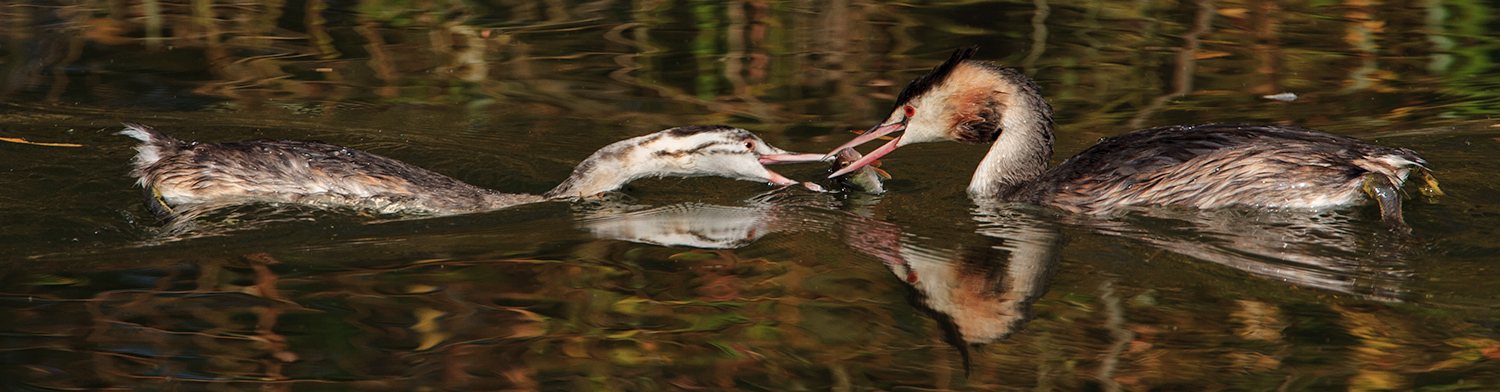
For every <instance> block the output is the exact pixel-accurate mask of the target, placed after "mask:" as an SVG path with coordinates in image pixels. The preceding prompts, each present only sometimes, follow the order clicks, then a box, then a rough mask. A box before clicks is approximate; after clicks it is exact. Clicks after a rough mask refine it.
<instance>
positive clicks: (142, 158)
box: [118, 121, 183, 177]
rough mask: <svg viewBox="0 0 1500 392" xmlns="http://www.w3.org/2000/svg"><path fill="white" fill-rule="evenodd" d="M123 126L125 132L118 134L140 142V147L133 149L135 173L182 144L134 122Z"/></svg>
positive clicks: (127, 122)
mask: <svg viewBox="0 0 1500 392" xmlns="http://www.w3.org/2000/svg"><path fill="white" fill-rule="evenodd" d="M123 124H124V125H125V130H123V131H120V132H119V133H118V134H120V135H125V136H130V137H133V138H135V139H136V140H140V141H141V145H139V146H136V147H135V151H136V156H135V167H136V170H137V171H139V170H140V169H141V168H143V167H146V166H150V165H151V164H154V163H156V161H158V160H161V156H162V153H164V152H167V151H169V149H172V148H175V147H178V146H181V145H182V144H183V143H182V141H181V140H177V138H175V137H172V135H168V134H166V133H163V132H162V131H158V130H156V128H152V127H148V126H146V125H144V124H141V123H138V122H134V121H126V122H124V123H123ZM131 175H135V176H137V177H139V175H137V174H136V173H131Z"/></svg>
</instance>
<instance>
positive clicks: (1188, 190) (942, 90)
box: [829, 48, 1437, 229]
mask: <svg viewBox="0 0 1500 392" xmlns="http://www.w3.org/2000/svg"><path fill="white" fill-rule="evenodd" d="M974 52H975V49H972V48H971V49H959V50H957V51H955V52H954V53H953V56H952V57H950V58H949V59H948V61H946V62H944V63H943V64H942V65H939V66H937V67H936V68H933V69H932V71H931V72H928V73H927V74H926V75H924V76H922V77H920V78H917V79H916V80H914V81H912V82H911V84H908V85H907V86H906V88H905V89H903V90H901V94H900V95H899V96H898V97H897V99H896V107H895V110H893V111H892V113H891V115H890V117H888V118H887V119H886V120H885V121H884V122H883V123H882V124H881V125H878V126H876V127H875V128H873V129H871V130H870V131H869V132H866V133H864V134H863V135H860V136H859V137H856V138H854V140H852V141H850V142H849V143H847V144H844V145H843V146H839V147H838V148H836V149H834V152H835V153H836V152H838V151H839V150H841V149H844V148H847V147H853V146H857V145H860V144H863V143H866V142H869V141H871V140H874V139H875V138H878V137H880V136H884V135H887V134H890V133H892V132H897V131H902V130H904V131H905V132H904V133H902V134H901V135H900V136H897V137H896V138H895V140H892V141H891V142H889V143H886V144H885V145H884V146H881V147H880V148H878V149H876V150H875V151H872V152H870V153H869V154H868V155H865V157H864V158H862V159H860V160H859V161H856V162H854V163H853V164H850V165H849V166H848V167H845V168H844V169H843V170H839V171H837V172H834V173H833V174H832V176H838V175H842V174H844V173H848V172H850V171H852V170H855V169H858V168H860V167H862V166H864V165H866V164H869V163H870V162H872V161H874V160H876V159H879V158H880V157H881V156H884V155H886V154H888V153H890V152H891V151H893V150H895V149H896V148H897V147H901V146H905V145H908V144H913V143H925V142H934V141H941V140H951V141H958V142H966V143H993V145H992V146H991V147H990V152H989V154H988V155H986V156H985V157H984V159H983V160H982V161H981V162H980V163H979V168H978V170H976V171H975V172H974V178H973V180H972V181H971V182H970V183H969V194H970V196H972V197H976V198H994V199H1000V200H1007V201H1020V202H1029V203H1035V204H1042V205H1049V206H1053V207H1057V208H1061V209H1063V210H1067V211H1072V212H1079V213H1087V214H1105V213H1109V212H1111V211H1114V210H1115V209H1117V208H1119V207H1124V206H1132V205H1177V206H1190V207H1197V208H1218V207H1227V206H1234V205H1245V206H1253V207H1264V208H1323V207H1331V206H1338V205H1344V204H1349V203H1354V202H1358V201H1361V200H1364V197H1363V196H1362V193H1363V194H1365V195H1369V196H1370V198H1372V199H1374V200H1375V201H1376V202H1378V203H1379V204H1380V213H1381V217H1382V218H1383V219H1384V220H1385V221H1386V222H1387V223H1388V224H1390V225H1391V226H1392V227H1394V228H1397V229H1405V227H1406V226H1405V223H1404V222H1403V221H1402V218H1401V196H1400V192H1399V190H1400V186H1401V184H1402V183H1403V182H1405V180H1406V177H1407V175H1408V174H1409V173H1410V171H1411V170H1413V169H1415V170H1417V171H1418V172H1419V173H1420V174H1421V176H1422V178H1423V179H1424V180H1426V181H1427V185H1428V186H1430V189H1431V190H1432V191H1433V192H1437V181H1436V180H1435V179H1433V178H1432V177H1431V175H1430V174H1428V173H1427V169H1426V167H1425V165H1426V161H1423V160H1422V158H1421V157H1419V156H1417V154H1416V153H1414V152H1412V151H1411V150H1407V149H1404V148H1390V147H1382V146H1377V145H1372V144H1369V143H1365V142H1363V141H1360V140H1358V139H1354V138H1351V137H1347V136H1340V135H1335V134H1331V133H1327V132H1322V131H1316V130H1312V129H1307V128H1301V127H1292V126H1279V125H1264V124H1205V125H1180V126H1169V127H1160V128H1152V129H1145V130H1140V131H1135V132H1131V133H1127V134H1124V135H1120V136H1116V137H1112V138H1108V139H1105V140H1103V141H1100V142H1099V144H1096V145H1094V146H1093V147H1090V148H1089V149H1087V150H1084V151H1083V152H1082V153H1079V154H1078V155H1077V156H1074V157H1073V158H1070V159H1068V160H1067V161H1065V162H1063V163H1062V164H1060V165H1058V166H1057V167H1053V168H1051V169H1048V168H1047V161H1048V159H1050V158H1051V156H1052V140H1053V136H1052V107H1051V106H1050V105H1048V104H1047V101H1046V100H1044V99H1043V98H1042V95H1041V93H1040V92H1039V90H1040V89H1039V88H1038V87H1037V86H1036V84H1034V83H1032V82H1031V80H1030V79H1028V78H1026V76H1024V75H1021V74H1020V73H1018V72H1016V71H1013V70H1011V69H1009V68H1005V67H1001V66H998V65H994V64H991V63H987V62H979V61H969V60H968V59H969V57H971V56H973V55H974ZM833 154H834V153H830V154H829V155H830V156H831V155H833Z"/></svg>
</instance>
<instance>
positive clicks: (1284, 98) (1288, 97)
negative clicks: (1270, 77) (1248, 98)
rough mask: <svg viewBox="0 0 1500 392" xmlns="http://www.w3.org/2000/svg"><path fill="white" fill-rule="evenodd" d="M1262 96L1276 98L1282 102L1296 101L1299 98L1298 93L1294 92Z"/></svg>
mask: <svg viewBox="0 0 1500 392" xmlns="http://www.w3.org/2000/svg"><path fill="white" fill-rule="evenodd" d="M1260 98H1261V99H1270V100H1276V101H1281V102H1291V101H1296V100H1297V94H1293V93H1281V94H1271V95H1265V96H1261V97H1260Z"/></svg>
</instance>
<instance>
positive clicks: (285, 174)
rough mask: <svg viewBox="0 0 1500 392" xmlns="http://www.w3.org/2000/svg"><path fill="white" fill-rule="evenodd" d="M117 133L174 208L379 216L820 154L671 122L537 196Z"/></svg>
mask: <svg viewBox="0 0 1500 392" xmlns="http://www.w3.org/2000/svg"><path fill="white" fill-rule="evenodd" d="M125 126H126V129H125V130H124V131H122V132H121V134H124V135H128V136H131V137H134V138H136V139H138V140H141V141H142V144H140V145H139V146H137V147H136V151H137V152H138V154H137V155H136V158H135V161H134V166H135V169H134V170H133V171H132V172H131V176H133V177H137V178H139V181H138V182H139V184H140V185H141V186H142V188H143V189H144V190H145V191H146V195H147V200H146V203H147V206H148V207H149V208H150V209H151V210H152V212H154V213H157V214H158V215H168V214H170V213H171V209H172V207H174V206H179V205H195V204H209V203H230V204H233V203H255V202H265V203H294V204H306V205H314V206H321V207H349V208H357V209H368V210H373V211H376V212H381V213H410V214H455V213H466V212H477V211H488V210H494V209H499V208H505V207H510V206H514V205H518V204H526V203H535V202H541V201H546V200H555V199H570V198H577V197H585V196H591V195H594V194H598V193H601V192H607V191H610V190H614V189H617V188H619V187H620V186H623V185H624V184H625V183H628V182H630V181H633V180H636V179H639V178H644V177H653V176H654V177H662V176H676V177H694V176H724V177H730V178H737V179H744V180H752V181H764V182H771V183H776V184H780V185H789V184H795V183H796V182H795V181H791V180H789V179H787V178H786V177H782V176H781V175H779V174H776V173H775V172H772V171H770V170H767V169H766V168H765V167H764V166H763V164H773V163H785V162H802V161H812V160H816V159H817V158H819V157H820V156H817V155H812V154H802V155H798V154H791V153H787V152H786V151H783V150H780V149H777V148H775V147H772V146H770V145H767V144H765V142H763V141H761V140H760V139H759V138H757V137H755V136H754V135H753V134H750V133H749V132H748V131H745V130H743V129H737V128H732V127H728V126H722V125H700V126H688V127H679V128H673V129H670V130H666V131H661V132H657V133H654V134H650V135H646V136H641V137H636V138H631V139H627V140H623V141H620V142H616V143H614V144H611V145H609V146H606V147H604V148H602V149H600V150H599V151H598V152H596V153H594V154H593V155H591V156H590V157H589V158H588V159H585V160H584V161H583V162H582V163H580V164H579V165H578V167H577V168H575V170H574V171H573V174H572V175H571V176H570V177H569V178H568V179H566V180H565V181H563V182H562V184H560V185H558V186H557V187H556V188H554V189H552V190H551V191H548V192H547V193H544V194H541V195H532V194H512V193H503V192H499V191H494V190H490V189H486V188H481V187H477V186H474V185H470V184H467V183H464V182H462V181H459V180H456V179H454V178H452V177H448V176H445V175H442V174H438V173H434V172H432V171H429V170H426V169H422V168H420V167H417V166H414V165H411V164H407V163H405V162H401V161H397V160H394V159H390V158H386V157H383V156H379V155H375V154H371V153H367V152H364V151H360V150H356V149H352V148H347V147H340V146H336V145H331V144H326V143H320V142H305V141H296V140H265V139H261V140H248V141H241V142H228V143H199V142H186V141H182V140H178V139H177V138H174V137H172V136H170V135H167V134H166V133H163V132H161V131H158V130H156V129H153V128H151V127H147V126H145V125H141V124H138V123H133V122H127V123H125Z"/></svg>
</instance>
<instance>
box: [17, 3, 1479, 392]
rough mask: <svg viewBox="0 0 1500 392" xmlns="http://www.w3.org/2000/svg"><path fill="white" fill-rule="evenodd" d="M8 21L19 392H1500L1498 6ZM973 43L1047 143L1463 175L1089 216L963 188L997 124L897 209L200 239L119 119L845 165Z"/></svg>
mask: <svg viewBox="0 0 1500 392" xmlns="http://www.w3.org/2000/svg"><path fill="white" fill-rule="evenodd" d="M3 7H4V12H3V13H0V17H3V20H4V21H3V25H0V36H3V38H4V39H5V41H4V42H3V43H0V54H3V58H0V71H3V79H0V89H3V96H0V137H3V138H6V139H5V141H0V168H4V169H5V175H4V176H0V222H3V225H0V268H3V271H5V272H4V273H0V284H3V286H0V287H4V288H3V289H0V291H3V294H0V320H3V321H0V389H3V390H36V391H42V390H83V389H138V390H180V391H196V390H298V391H302V390H393V391H413V390H599V391H646V390H747V391H782V390H835V391H856V390H858V391H865V390H887V391H897V390H905V391H916V390H1033V391H1048V390H1054V391H1067V390H1104V391H1115V390H1161V391H1166V390H1174V391H1175V390H1182V391H1200V390H1256V391H1272V390H1275V391H1323V390H1353V391H1379V390H1426V391H1451V390H1497V389H1500V309H1497V304H1500V284H1496V283H1495V282H1500V264H1495V263H1497V262H1500V242H1497V240H1496V238H1497V235H1500V185H1496V184H1497V182H1496V179H1497V178H1500V177H1497V173H1500V122H1497V121H1495V120H1493V119H1492V118H1491V117H1492V116H1493V115H1495V114H1497V113H1500V68H1497V61H1500V35H1497V33H1496V32H1497V31H1500V20H1497V16H1496V15H1500V9H1497V8H1500V7H1497V6H1495V5H1494V4H1489V3H1481V2H1461V1H1451V2H1444V1H1412V2H1384V3H1378V4H1372V3H1371V2H1363V1H1341V2H1340V1H1314V2H1256V1H1221V2H1209V1H1199V2H1150V1H1142V2H1090V1H1074V2H1047V1H1036V2H942V3H933V4H915V3H879V2H868V1H804V0H794V1H779V2H778V1H761V2H730V3H721V2H710V1H677V2H671V1H635V2H616V1H598V2H565V1H548V2H540V1H530V2H525V1H492V2H474V1H452V2H404V1H381V0H362V1H353V2H325V1H321V0H314V1H302V0H291V1H261V2H253V1H244V2H213V1H196V0H195V1H176V0H170V1H160V0H148V1H135V0H123V1H107V2H106V1H85V2H49V1H30V2H25V1H23V2H12V3H8V4H6V5H4V6H3ZM969 45H978V46H980V47H981V48H982V49H981V51H980V54H979V56H978V57H979V58H983V59H989V60H994V61H996V62H999V63H1001V64H1005V65H1009V66H1012V67H1016V68H1018V69H1020V70H1022V71H1024V72H1025V73H1027V74H1028V75H1031V76H1032V77H1033V78H1035V79H1036V81H1037V83H1038V84H1040V85H1041V86H1042V87H1043V89H1044V90H1043V93H1044V95H1045V96H1046V97H1047V98H1048V99H1049V100H1050V101H1051V102H1052V104H1053V105H1054V107H1055V108H1056V109H1057V116H1056V120H1057V123H1058V142H1057V154H1056V156H1055V158H1054V161H1061V160H1062V159H1064V158H1066V157H1068V156H1071V155H1072V154H1075V153H1077V152H1078V151H1081V150H1083V149H1084V148H1086V147H1088V146H1089V145H1091V144H1093V143H1094V142H1095V141H1096V140H1098V139H1099V138H1100V137H1104V136H1112V135H1118V134H1121V133H1124V132H1128V131H1130V130H1133V129H1138V128H1144V127H1148V126H1157V125H1170V124H1184V123H1202V122H1232V121H1252V122H1270V123H1279V124H1292V125H1301V126H1308V127H1314V128H1319V129H1323V130H1327V131H1331V132H1335V133H1341V134H1346V135H1352V136H1356V137H1360V138H1364V139H1367V140H1370V141H1373V142H1375V143H1378V144H1383V145H1389V146H1399V147H1406V148H1410V149H1412V150H1415V151H1417V152H1418V153H1420V154H1421V155H1422V156H1424V157H1426V158H1427V159H1428V160H1429V161H1430V162H1431V163H1432V167H1433V169H1434V170H1435V172H1436V174H1437V176H1438V178H1439V179H1440V180H1441V181H1442V183H1443V185H1444V190H1445V191H1446V192H1447V194H1446V195H1445V196H1437V197H1428V196H1423V195H1421V194H1420V193H1418V192H1416V191H1415V188H1409V189H1408V193H1410V195H1409V197H1408V198H1407V201H1406V207H1405V213H1406V218H1407V220H1408V222H1409V223H1410V224H1411V226H1412V228H1413V233H1414V235H1412V236H1402V235H1398V234H1395V233H1393V232H1391V231H1389V230H1387V229H1386V228H1385V227H1384V226H1382V225H1381V224H1380V223H1379V222H1378V216H1379V214H1378V212H1377V211H1376V209H1375V208H1374V207H1372V206H1355V207H1349V208H1344V209H1337V210H1329V211H1283V212H1267V211H1253V210H1220V211H1183V210H1171V209H1153V210H1143V211H1137V212H1134V213H1131V214H1128V215H1122V216H1114V217H1084V216H1074V215H1066V214H1060V213H1058V212H1055V211H1050V210H1045V209H1040V208H1036V207H1030V206H1023V205H976V204H975V203H974V202H973V201H971V200H970V199H969V198H968V197H967V196H966V195H965V193H964V188H965V185H966V184H967V182H968V180H969V176H970V174H971V173H972V170H973V168H974V166H975V164H976V163H977V162H978V160H979V158H980V157H981V156H982V155H983V154H984V152H985V147H983V146H970V145H959V144H955V143H938V144H931V145H917V146H911V147H907V148H903V149H902V150H901V151H899V152H897V153H895V154H893V155H891V156H889V157H888V158H886V159H884V160H883V161H884V166H883V168H884V169H886V170H887V171H889V172H890V173H891V174H892V175H893V176H894V177H895V178H894V179H893V180H891V181H890V182H888V183H887V184H886V185H887V189H889V192H888V193H886V194H883V195H880V196H868V195H850V194H818V193H814V192H810V191H806V190H800V189H782V190H777V189H774V188H771V187H768V186H765V185H762V184H755V183H750V182H741V181H732V180H727V179H718V178H697V179H660V180H643V181H638V182H636V183H633V184H632V185H631V187H630V188H629V189H627V190H626V191H625V192H624V195H625V196H624V197H621V198H619V200H615V201H612V202H610V203H602V204H601V203H594V204H588V205H569V204H566V203H543V204H536V205H529V206H523V207H518V208H513V209H507V210H501V211H496V212H490V213H483V214H472V215H461V216H450V217H440V218H427V219H409V218H403V217H397V216H380V215H370V214H368V213H364V212H359V211H323V210H316V209H310V208H302V207H296V206H268V205H257V206H245V207H242V208H237V209H233V210H228V211H220V212H218V213H215V214H211V215H209V216H205V217H201V218H200V219H199V220H197V221H196V222H197V226H196V227H193V228H191V229H189V230H176V231H173V230H168V229H166V227H165V225H164V224H163V223H161V222H159V221H157V220H156V218H154V217H152V216H151V215H150V213H148V212H147V211H146V209H145V208H144V207H143V206H142V205H141V195H140V190H139V189H138V188H137V187H136V186H135V185H134V184H133V181H132V179H130V178H127V177H126V176H125V175H126V173H127V172H128V166H127V164H128V162H129V160H130V158H131V156H132V155H133V153H134V152H133V151H132V149H131V147H132V144H133V141H132V140H130V139H128V138H125V137H122V136H117V135H114V134H113V133H114V132H117V131H118V130H119V129H120V126H119V125H118V123H119V122H120V121H123V120H133V121H140V122H143V123H146V124H149V125H153V126H156V127H158V128H160V129H162V130H164V131H166V132H169V133H172V134H174V135H176V136H178V137H180V138H183V139H190V140H191V139H196V140H203V141H229V140H241V139H251V138H291V139H304V140H322V141H325V142H329V143H335V144H340V145H345V146H349V147H354V148H359V149H363V150H366V151H370V152H373V153H377V154H381V155H385V156H389V157H392V158H396V159H400V160H403V161H406V162H411V163H413V164H417V165H420V166H422V167H425V168H428V169H431V170H434V171H437V172H440V173H444V174H447V175H451V176H454V177H456V178H459V179H461V180H464V181H467V182H470V183H473V184H476V185H480V186H484V187H489V188H494V189H498V190H502V191H507V192H528V193H540V192H543V191H546V190H547V189H549V188H551V187H552V186H553V185H554V184H556V183H557V182H558V181H561V180H562V179H563V178H565V177H566V176H567V175H568V173H569V172H570V171H571V168H572V166H573V165H575V164H577V163H578V162H579V161H580V160H582V159H583V158H584V157H586V156H588V154H589V153H591V152H592V151H594V150H595V149H597V148H599V147H601V146H603V145H605V144H608V143H610V142H613V141H616V140H620V139H624V138H627V137H632V136H637V135H642V134H646V133H650V132H654V131H657V130H661V129H666V128H669V127H672V126H677V125H686V124H697V123H726V124H730V125H734V126H738V127H743V128H746V129H749V130H752V131H754V132H757V133H758V134H760V135H761V136H762V137H763V138H765V139H766V141H768V142H769V143H772V144H774V145H776V146H778V147H782V148H786V149H789V150H795V151H806V152H823V151H827V150H828V149H830V148H832V147H834V146H837V145H838V144H841V143H842V142H844V141H846V140H848V139H849V138H851V137H853V134H852V133H849V132H848V130H850V129H864V128H868V127H870V126H871V125H874V124H875V122H876V121H879V119H881V118H884V117H885V116H886V114H887V113H886V110H888V109H889V105H890V104H891V101H892V100H893V99H894V95H895V94H896V93H897V92H898V91H899V90H900V88H901V87H902V86H903V85H904V84H905V83H906V82H907V81H909V80H910V79H911V78H913V77H916V76H918V75H920V74H921V73H922V72H924V71H925V70H926V69H928V68H930V67H932V66H934V65H936V64H937V63H938V62H940V61H941V60H942V59H944V58H946V57H947V55H948V53H949V52H950V51H951V50H952V49H953V48H956V47H961V46H969ZM1279 93H1294V94H1296V96H1297V99H1296V100H1295V101H1292V102H1282V101H1277V100H1271V99H1265V98H1262V97H1263V96H1266V95H1272V94H1279ZM22 140H24V141H25V142H22ZM37 143H57V144H58V145H42V144H37ZM778 171H779V172H781V173H783V174H785V175H787V176H789V177H792V178H796V179H815V178H819V177H821V176H822V175H824V174H825V173H826V167H825V166H824V165H822V164H806V165H800V166H791V167H781V168H778Z"/></svg>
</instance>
